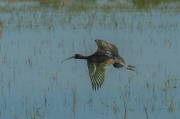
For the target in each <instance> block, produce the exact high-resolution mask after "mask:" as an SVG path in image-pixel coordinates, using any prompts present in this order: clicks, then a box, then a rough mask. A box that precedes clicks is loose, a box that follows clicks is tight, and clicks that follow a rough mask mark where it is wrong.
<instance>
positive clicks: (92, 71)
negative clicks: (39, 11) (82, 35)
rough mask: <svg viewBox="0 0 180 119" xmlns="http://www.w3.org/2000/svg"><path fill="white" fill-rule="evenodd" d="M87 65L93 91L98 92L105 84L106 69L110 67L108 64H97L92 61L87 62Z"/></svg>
mask: <svg viewBox="0 0 180 119" xmlns="http://www.w3.org/2000/svg"><path fill="white" fill-rule="evenodd" d="M87 65H88V69H89V76H90V79H91V84H92V88H93V90H96V89H97V90H98V89H99V87H101V85H102V84H103V82H104V76H105V69H106V67H107V66H109V65H108V64H107V63H106V62H103V63H96V62H93V61H90V60H87Z"/></svg>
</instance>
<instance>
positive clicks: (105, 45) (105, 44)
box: [96, 39, 118, 55]
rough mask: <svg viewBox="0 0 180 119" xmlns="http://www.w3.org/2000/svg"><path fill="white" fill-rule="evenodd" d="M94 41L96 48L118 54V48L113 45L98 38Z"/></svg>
mask: <svg viewBox="0 0 180 119" xmlns="http://www.w3.org/2000/svg"><path fill="white" fill-rule="evenodd" d="M96 43H97V44H98V50H106V51H110V52H114V53H115V54H116V55H118V49H117V47H116V46H115V45H113V44H111V43H108V42H106V41H103V40H99V39H96Z"/></svg>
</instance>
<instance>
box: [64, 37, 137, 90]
mask: <svg viewBox="0 0 180 119" xmlns="http://www.w3.org/2000/svg"><path fill="white" fill-rule="evenodd" d="M95 41H96V43H97V44H98V50H97V51H96V52H95V53H94V54H92V55H90V56H82V55H80V54H75V55H74V56H72V57H69V58H67V59H65V60H68V59H71V58H75V59H87V65H88V69H89V76H90V79H91V84H92V88H93V90H96V88H97V89H99V87H101V85H102V84H103V82H104V75H105V69H106V67H107V66H109V65H111V64H113V66H114V67H115V68H121V67H124V68H126V69H129V70H133V71H135V70H134V68H136V67H135V66H132V65H127V64H125V62H124V60H123V58H122V57H120V56H119V55H118V49H117V47H116V46H115V45H113V44H110V43H108V42H106V41H103V40H99V39H96V40H95ZM65 60H63V61H62V62H64V61H65ZM62 62H61V63H62Z"/></svg>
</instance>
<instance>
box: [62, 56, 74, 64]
mask: <svg viewBox="0 0 180 119" xmlns="http://www.w3.org/2000/svg"><path fill="white" fill-rule="evenodd" d="M72 58H74V56H72V57H69V58H67V59H65V60H63V61H62V62H61V63H63V62H64V61H66V60H68V59H72Z"/></svg>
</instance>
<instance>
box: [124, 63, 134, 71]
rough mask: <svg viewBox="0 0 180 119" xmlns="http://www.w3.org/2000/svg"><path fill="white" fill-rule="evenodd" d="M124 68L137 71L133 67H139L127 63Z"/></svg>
mask: <svg viewBox="0 0 180 119" xmlns="http://www.w3.org/2000/svg"><path fill="white" fill-rule="evenodd" d="M124 68H126V69H129V70H133V71H136V70H134V69H133V68H135V69H137V68H136V67H135V66H132V65H127V64H125V65H124Z"/></svg>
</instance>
